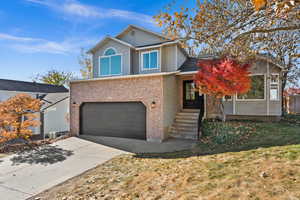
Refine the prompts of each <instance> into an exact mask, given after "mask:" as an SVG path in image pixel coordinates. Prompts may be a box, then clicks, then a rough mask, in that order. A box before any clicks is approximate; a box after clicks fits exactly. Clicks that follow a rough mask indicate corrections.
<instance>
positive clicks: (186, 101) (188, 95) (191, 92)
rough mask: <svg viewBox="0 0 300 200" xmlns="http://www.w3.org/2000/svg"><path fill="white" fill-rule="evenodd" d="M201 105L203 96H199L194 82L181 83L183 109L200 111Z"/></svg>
mask: <svg viewBox="0 0 300 200" xmlns="http://www.w3.org/2000/svg"><path fill="white" fill-rule="evenodd" d="M202 105H203V95H200V96H199V91H198V90H197V89H196V87H195V84H194V81H192V80H186V81H183V108H184V109H200V108H201V107H202Z"/></svg>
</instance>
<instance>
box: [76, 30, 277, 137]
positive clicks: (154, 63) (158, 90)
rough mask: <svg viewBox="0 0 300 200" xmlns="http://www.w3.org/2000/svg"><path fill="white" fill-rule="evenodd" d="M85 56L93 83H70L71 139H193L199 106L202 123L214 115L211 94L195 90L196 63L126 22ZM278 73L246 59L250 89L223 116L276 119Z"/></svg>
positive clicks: (267, 63) (175, 45) (264, 62)
mask: <svg viewBox="0 0 300 200" xmlns="http://www.w3.org/2000/svg"><path fill="white" fill-rule="evenodd" d="M89 52H90V53H91V54H92V55H93V78H92V79H88V80H76V81H73V82H71V101H70V102H71V105H70V113H71V114H70V123H71V124H70V125H71V134H73V135H78V134H83V135H94V136H112V137H125V138H136V139H144V140H147V141H157V142H161V141H163V140H164V139H166V138H168V137H170V136H173V137H182V138H191V139H195V138H196V136H197V119H198V113H199V109H201V110H202V111H203V112H204V117H206V118H211V117H216V115H218V112H217V110H218V109H216V108H214V107H213V106H212V104H211V97H209V96H206V95H202V94H199V92H198V91H197V90H196V89H195V85H194V83H193V75H194V74H195V73H196V72H197V69H198V67H197V61H198V59H199V58H197V59H196V58H189V57H188V55H187V53H186V52H185V50H184V49H183V48H181V46H180V44H179V42H178V41H176V40H171V39H170V38H167V37H165V36H164V35H161V34H158V33H154V32H152V31H149V30H145V29H144V28H141V27H137V26H133V25H130V26H129V27H127V28H126V29H125V30H124V31H122V32H121V33H120V34H119V35H117V36H116V37H110V36H107V37H105V38H104V39H103V40H102V41H100V42H99V43H98V44H96V46H95V47H93V48H92V49H91V50H90V51H89ZM203 59H204V58H203ZM205 59H209V58H205ZM281 70H282V67H281V66H280V65H277V64H276V63H274V62H272V60H270V59H268V58H267V57H261V58H258V59H257V60H256V61H254V62H253V65H252V67H251V72H252V76H251V78H252V79H253V82H255V84H253V87H252V89H251V91H249V92H248V93H247V94H246V95H239V96H234V97H231V98H229V99H227V100H226V102H224V104H225V109H226V113H227V114H228V115H229V117H232V118H233V117H244V116H248V117H255V118H257V117H263V118H277V117H279V116H280V115H281V82H280V76H281Z"/></svg>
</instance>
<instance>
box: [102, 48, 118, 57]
mask: <svg viewBox="0 0 300 200" xmlns="http://www.w3.org/2000/svg"><path fill="white" fill-rule="evenodd" d="M115 54H116V52H115V50H113V49H112V48H110V49H107V50H106V51H105V53H104V55H105V56H110V55H115Z"/></svg>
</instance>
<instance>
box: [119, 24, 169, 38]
mask: <svg viewBox="0 0 300 200" xmlns="http://www.w3.org/2000/svg"><path fill="white" fill-rule="evenodd" d="M130 28H136V29H139V30H142V31H144V32H147V33H151V34H153V35H156V36H158V37H161V38H164V39H167V40H170V39H171V38H169V37H167V36H165V35H163V34H160V33H156V32H153V31H150V30H147V29H145V28H143V27H140V26H136V25H133V24H130V25H128V26H127V27H126V28H125V29H124V30H123V31H121V33H119V34H118V35H116V38H118V37H120V36H122V35H123V34H124V33H126V32H127V31H128V30H129V29H130Z"/></svg>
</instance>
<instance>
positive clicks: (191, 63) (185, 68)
mask: <svg viewBox="0 0 300 200" xmlns="http://www.w3.org/2000/svg"><path fill="white" fill-rule="evenodd" d="M198 61H199V59H198V58H188V59H186V61H185V62H184V63H183V64H182V65H181V66H180V67H179V69H178V70H179V71H181V72H192V71H197V70H198V69H199V67H198V66H197V63H198Z"/></svg>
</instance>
